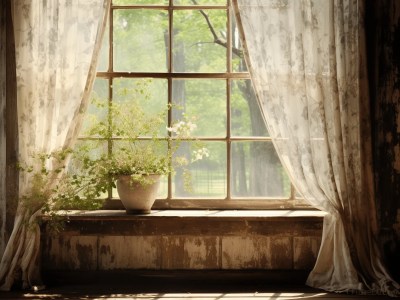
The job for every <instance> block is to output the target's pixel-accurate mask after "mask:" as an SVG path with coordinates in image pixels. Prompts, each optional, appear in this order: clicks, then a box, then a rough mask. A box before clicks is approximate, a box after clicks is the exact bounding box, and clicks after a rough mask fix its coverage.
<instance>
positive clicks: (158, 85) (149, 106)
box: [113, 78, 168, 136]
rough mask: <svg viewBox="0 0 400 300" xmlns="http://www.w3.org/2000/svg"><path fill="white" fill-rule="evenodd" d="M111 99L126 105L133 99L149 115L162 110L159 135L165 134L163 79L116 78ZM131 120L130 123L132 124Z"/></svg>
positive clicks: (165, 100) (165, 115)
mask: <svg viewBox="0 0 400 300" xmlns="http://www.w3.org/2000/svg"><path fill="white" fill-rule="evenodd" d="M113 101H116V102H117V103H123V102H125V103H126V101H127V105H129V103H132V104H133V102H134V101H135V102H136V103H138V104H139V105H140V108H142V109H143V110H144V111H145V112H146V113H148V114H150V115H151V116H156V115H157V114H162V113H163V112H164V124H161V125H160V128H159V133H158V134H159V135H161V136H165V135H166V134H167V130H166V127H167V123H168V114H167V104H168V82H167V80H165V79H133V78H116V79H114V81H113ZM134 123H135V122H134V121H132V125H134Z"/></svg>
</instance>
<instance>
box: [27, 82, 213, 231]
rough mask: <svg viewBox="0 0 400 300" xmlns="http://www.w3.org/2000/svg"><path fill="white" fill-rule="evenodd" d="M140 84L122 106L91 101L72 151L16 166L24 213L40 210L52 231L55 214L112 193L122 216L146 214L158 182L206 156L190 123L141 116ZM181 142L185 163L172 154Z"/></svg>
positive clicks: (127, 92)
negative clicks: (25, 181) (187, 148)
mask: <svg viewBox="0 0 400 300" xmlns="http://www.w3.org/2000/svg"><path fill="white" fill-rule="evenodd" d="M146 84H147V83H146V82H144V83H143V82H140V83H139V84H138V85H136V86H134V87H133V88H132V89H123V90H122V91H121V93H123V94H124V96H125V100H124V101H118V102H117V101H114V102H110V101H108V100H107V99H99V98H94V99H93V100H92V105H93V106H94V107H95V108H96V114H88V115H87V119H86V122H85V123H86V125H85V129H84V135H86V136H87V137H88V138H87V139H83V140H84V141H82V142H80V143H78V145H77V146H76V147H75V148H74V149H64V150H60V151H54V152H52V153H36V154H34V155H33V156H32V157H31V164H25V163H21V164H20V170H21V171H22V172H24V174H25V176H29V177H30V180H29V182H30V184H31V186H30V187H29V189H28V192H27V193H26V194H25V195H22V200H23V201H24V203H25V206H26V207H27V208H29V209H30V210H32V211H37V210H41V212H42V213H44V214H46V215H47V216H50V218H47V219H48V220H51V221H52V222H51V224H52V225H55V226H58V225H59V224H60V223H59V222H57V220H62V218H59V217H60V216H61V215H60V213H59V211H60V210H70V209H98V208H100V207H101V206H102V204H103V200H102V199H104V195H106V194H107V192H108V191H109V190H110V189H112V188H117V191H118V193H119V196H120V199H121V201H122V203H123V204H124V206H125V208H126V211H127V212H128V213H133V212H139V213H148V212H149V211H150V209H151V206H152V205H153V203H154V201H155V198H156V195H157V189H158V185H159V182H160V181H159V180H160V177H161V176H165V175H168V174H171V173H173V172H174V171H175V169H176V168H183V169H185V167H187V166H188V165H189V163H191V162H194V161H196V160H200V159H202V158H203V157H207V156H208V155H209V153H208V150H207V149H206V148H204V147H202V145H201V144H200V143H198V141H196V139H194V138H193V137H192V136H191V134H192V132H193V131H194V130H195V129H196V125H195V124H194V122H193V119H192V118H189V117H188V116H186V115H185V114H184V113H182V114H181V116H182V119H181V120H179V121H176V122H175V123H174V124H171V126H169V127H168V126H167V125H166V120H167V114H168V112H169V111H170V110H171V108H172V106H171V105H166V107H165V108H164V109H162V110H161V111H159V112H157V113H154V112H149V111H146V109H145V108H144V105H143V103H146V101H149V98H150V96H149V94H148V93H147V92H146V91H147V90H148V89H146V86H143V85H146ZM102 110H103V111H105V113H103V114H102V113H101V111H102ZM163 131H164V134H163V133H162V132H163ZM183 141H191V143H190V144H191V145H192V146H193V149H191V152H190V153H191V157H187V155H178V154H177V153H178V149H179V147H180V146H181V143H182V142H183ZM104 143H107V147H104ZM101 149H103V150H104V149H105V151H101ZM183 173H184V174H186V176H185V177H186V178H185V179H184V182H185V189H186V190H190V183H191V182H190V176H189V173H188V172H185V170H184V172H183ZM102 196H103V197H102Z"/></svg>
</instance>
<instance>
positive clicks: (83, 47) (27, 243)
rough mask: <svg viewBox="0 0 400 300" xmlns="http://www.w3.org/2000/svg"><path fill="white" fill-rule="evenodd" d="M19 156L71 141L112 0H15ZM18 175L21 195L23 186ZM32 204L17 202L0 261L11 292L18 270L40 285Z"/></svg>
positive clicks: (0, 276)
mask: <svg viewBox="0 0 400 300" xmlns="http://www.w3.org/2000/svg"><path fill="white" fill-rule="evenodd" d="M13 5H14V7H13V22H14V31H15V48H16V61H17V86H18V121H19V140H20V141H19V149H20V160H22V161H26V162H28V163H30V160H31V155H32V154H33V153H35V152H51V151H54V150H57V149H61V148H66V147H70V146H72V144H73V143H74V142H75V140H76V138H77V133H78V131H79V128H80V126H81V123H82V116H83V113H84V112H85V110H86V107H87V104H88V99H89V95H90V91H91V87H92V84H93V81H94V77H95V73H96V63H97V56H98V53H99V49H100V41H101V37H102V34H103V32H104V27H105V21H106V17H107V11H108V8H109V5H110V0H70V1H66V0H51V1H40V0H14V1H13ZM29 180H30V178H29V176H25V177H21V178H20V194H25V193H26V192H27V191H28V189H29ZM39 213H40V210H39V208H37V210H33V211H31V210H27V209H26V208H25V207H24V206H23V205H19V207H18V211H17V216H16V218H15V223H14V229H13V232H12V235H11V238H10V240H9V242H8V244H7V247H6V250H5V252H4V255H3V258H2V260H1V265H0V285H1V289H2V290H9V289H10V288H11V286H12V284H13V282H14V280H15V277H16V275H17V274H20V276H21V277H22V278H21V279H22V281H23V285H24V287H29V286H32V285H39V284H41V279H40V274H39V263H38V262H39V254H40V252H39V245H40V230H39V227H38V225H37V223H36V222H35V221H36V220H35V218H36V217H37V215H38V214H39Z"/></svg>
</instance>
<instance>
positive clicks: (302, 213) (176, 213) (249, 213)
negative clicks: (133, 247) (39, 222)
mask: <svg viewBox="0 0 400 300" xmlns="http://www.w3.org/2000/svg"><path fill="white" fill-rule="evenodd" d="M60 214H62V215H64V216H66V217H67V218H68V219H69V220H90V219H92V220H125V219H127V220H132V219H150V218H207V219H219V218H220V219H232V220H233V219H241V220H243V219H246V220H249V219H252V220H260V221H261V220H263V221H268V219H281V218H283V219H285V218H298V219H299V218H317V219H320V218H323V217H324V216H325V215H326V213H325V212H322V211H319V210H197V209H196V210H190V209H186V210H170V209H168V210H152V211H151V213H149V214H132V215H131V214H127V213H126V212H125V211H124V210H94V211H83V210H72V211H67V212H60Z"/></svg>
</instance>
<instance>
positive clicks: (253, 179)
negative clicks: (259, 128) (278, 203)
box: [231, 142, 290, 198]
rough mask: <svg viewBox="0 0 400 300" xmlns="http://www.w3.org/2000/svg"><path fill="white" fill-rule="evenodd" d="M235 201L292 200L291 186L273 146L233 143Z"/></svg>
mask: <svg viewBox="0 0 400 300" xmlns="http://www.w3.org/2000/svg"><path fill="white" fill-rule="evenodd" d="M231 151H232V155H231V169H232V175H231V190H232V196H233V197H275V198H288V197H289V196H290V182H289V178H288V176H287V175H286V173H285V171H284V170H283V168H282V165H281V163H280V160H279V158H278V156H277V154H276V152H275V149H274V146H273V144H272V142H232V148H231Z"/></svg>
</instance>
